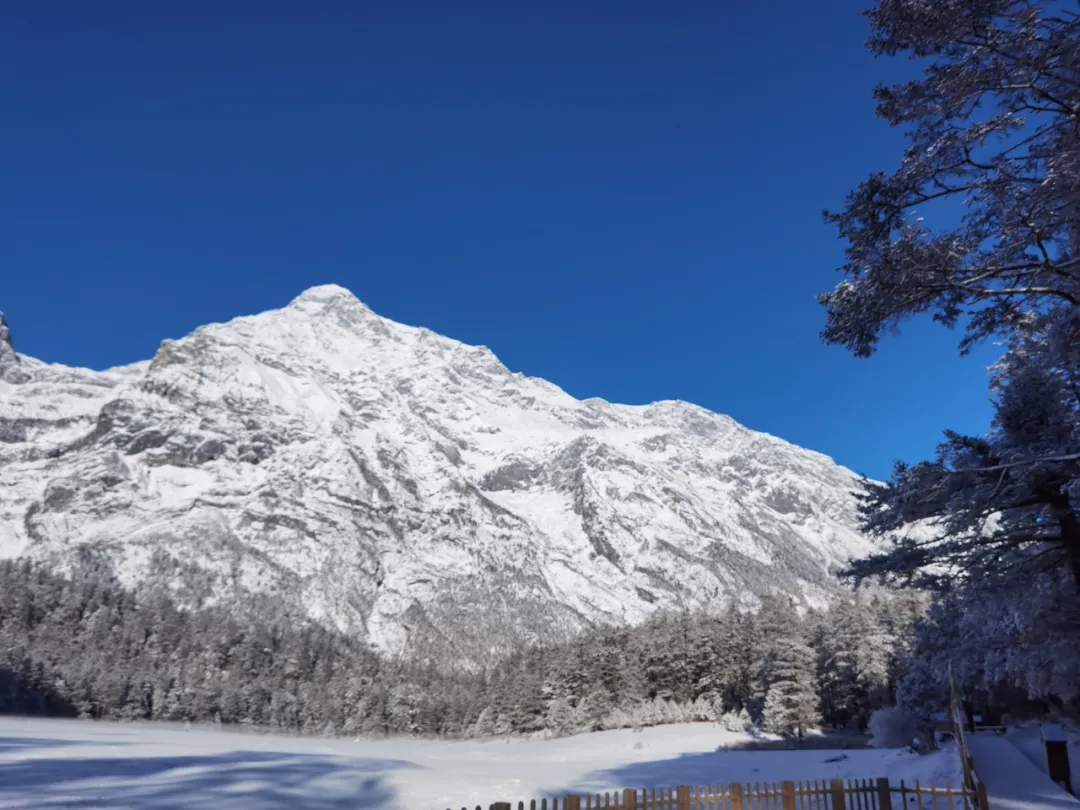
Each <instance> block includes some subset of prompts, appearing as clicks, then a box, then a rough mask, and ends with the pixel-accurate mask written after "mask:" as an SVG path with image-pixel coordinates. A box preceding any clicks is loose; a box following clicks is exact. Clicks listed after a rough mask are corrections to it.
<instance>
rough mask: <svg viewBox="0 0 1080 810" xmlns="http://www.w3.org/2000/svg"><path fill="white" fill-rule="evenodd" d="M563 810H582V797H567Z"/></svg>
mask: <svg viewBox="0 0 1080 810" xmlns="http://www.w3.org/2000/svg"><path fill="white" fill-rule="evenodd" d="M563 810H581V797H580V796H567V797H565V798H564V799H563Z"/></svg>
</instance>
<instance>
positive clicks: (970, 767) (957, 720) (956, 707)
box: [949, 666, 989, 810]
mask: <svg viewBox="0 0 1080 810" xmlns="http://www.w3.org/2000/svg"><path fill="white" fill-rule="evenodd" d="M949 699H950V702H951V704H952V705H951V708H952V712H951V715H952V733H953V739H954V740H955V741H956V752H957V753H958V754H959V755H960V765H961V767H962V768H963V770H964V789H965V790H966V791H968V792H970V793H972V794H974V795H975V800H976V810H989V803H988V802H987V798H986V785H985V784H983V781H982V780H981V779H980V778H979V774H978V772H977V771H976V770H975V758H974V757H972V756H971V749H970V748H968V743H967V732H966V731H964V717H963V714H962V712H963V700H962V699H961V695H960V688H959V687H958V686H957V685H956V679H955V678H954V677H953V673H952V667H951V666H950V667H949Z"/></svg>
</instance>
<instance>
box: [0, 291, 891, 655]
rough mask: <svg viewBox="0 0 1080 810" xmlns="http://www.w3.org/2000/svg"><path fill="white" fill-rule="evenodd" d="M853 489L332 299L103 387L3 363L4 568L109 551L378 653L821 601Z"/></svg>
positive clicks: (662, 412) (727, 438)
mask: <svg viewBox="0 0 1080 810" xmlns="http://www.w3.org/2000/svg"><path fill="white" fill-rule="evenodd" d="M856 485H857V479H856V477H855V476H854V475H853V474H852V473H851V472H850V471H848V470H846V469H844V468H842V467H839V466H838V465H836V464H835V463H833V461H832V460H831V459H829V458H827V457H826V456H823V455H820V454H818V453H814V452H811V451H808V450H804V449H801V448H798V447H795V446H793V445H791V444H788V443H786V442H784V441H781V440H780V439H777V438H774V437H772V436H768V435H765V434H761V433H755V432H753V431H751V430H748V429H747V428H745V427H742V426H741V425H739V424H738V423H736V422H735V421H733V420H732V419H730V418H728V417H726V416H721V415H718V414H715V413H712V412H710V411H707V410H705V409H703V408H699V407H697V406H694V405H690V404H688V403H685V402H657V403H654V404H652V405H646V406H628V405H614V404H610V403H608V402H604V401H602V400H599V399H588V400H584V401H579V400H576V399H574V398H573V397H571V396H569V395H568V394H566V393H565V392H563V391H562V390H560V389H559V388H557V387H556V386H554V385H552V384H551V383H548V382H545V381H544V380H540V379H535V378H530V377H525V376H523V375H522V374H519V373H513V372H510V371H509V370H507V368H506V367H505V366H503V365H502V364H501V363H500V362H499V361H498V359H497V358H496V357H495V356H494V355H493V354H492V353H491V352H490V351H489V350H488V349H486V348H484V347H474V346H466V345H464V344H462V343H459V342H457V341H454V340H450V339H448V338H445V337H441V336H439V335H436V334H434V333H432V332H431V331H429V330H427V329H421V328H414V327H410V326H403V325H401V324H398V323H394V322H392V321H389V320H386V319H384V318H381V317H379V316H378V315H376V314H375V313H373V312H372V311H371V310H370V309H368V308H367V307H366V306H365V305H364V304H362V303H361V302H360V301H358V300H357V299H356V298H355V297H354V296H353V295H352V294H351V293H350V292H349V291H347V290H345V289H343V288H341V287H337V286H323V287H315V288H313V289H310V290H308V291H307V292H305V293H303V294H302V295H300V296H299V297H298V298H296V299H295V300H294V301H293V302H292V303H291V304H289V305H288V306H287V307H285V308H284V309H280V310H274V311H270V312H265V313H262V314H260V315H255V316H251V317H242V318H237V319H235V320H233V321H230V322H229V323H225V324H212V325H209V326H205V327H202V328H199V329H197V330H195V331H194V332H193V333H192V334H190V335H188V336H187V337H185V338H182V339H180V340H166V341H165V342H163V343H162V345H161V348H160V349H159V351H158V352H157V355H156V356H155V357H154V358H153V360H151V361H147V362H141V363H136V364H134V365H130V366H124V367H121V368H115V369H110V370H108V371H100V372H99V371H91V370H88V369H79V368H68V367H64V366H58V365H48V364H45V363H42V362H40V361H38V360H34V359H32V358H29V357H24V356H20V355H17V354H15V352H14V350H13V349H12V347H11V342H10V336H9V334H8V332H7V329H6V327H4V326H2V325H0V554H2V555H4V556H14V555H30V556H33V557H36V558H44V559H49V560H53V561H55V563H56V564H57V565H58V566H66V565H68V564H70V563H71V562H72V561H73V560H75V559H77V558H80V557H85V556H86V555H87V554H88V553H89V554H91V555H92V554H94V553H96V554H100V555H105V556H106V557H107V558H109V559H110V560H111V561H113V562H114V563H115V565H116V568H117V570H118V571H119V572H120V574H121V577H122V578H123V579H124V581H125V582H127V583H129V584H133V585H137V584H145V583H159V584H164V585H167V586H168V587H170V588H172V589H173V590H174V591H175V592H176V593H177V594H178V595H180V596H182V597H183V598H185V599H189V600H192V601H200V600H241V601H243V600H248V601H250V600H251V599H252V598H253V597H254V595H259V594H261V595H265V596H269V597H270V598H271V599H272V600H274V601H276V602H277V603H279V604H281V605H283V606H288V607H292V608H295V609H301V610H303V611H306V612H307V613H308V614H309V615H311V616H313V617H315V618H317V619H319V620H321V621H325V622H328V623H332V624H334V625H336V626H337V627H339V628H341V629H343V630H345V631H347V632H355V633H359V634H361V635H363V636H365V637H366V638H367V639H369V640H370V641H371V642H372V643H374V644H375V645H376V646H379V647H381V648H383V649H385V650H388V651H394V652H423V653H426V654H429V655H441V656H449V657H454V658H471V659H478V658H483V657H486V656H487V655H488V654H492V653H495V654H497V653H501V652H504V651H505V650H507V649H508V648H510V647H512V646H513V645H515V644H517V643H519V642H520V641H522V640H531V639H535V638H540V637H548V638H550V637H556V636H561V635H564V634H566V633H568V632H571V631H573V630H574V629H576V628H579V627H581V626H583V625H584V624H587V623H591V622H600V621H610V622H636V621H639V620H642V619H643V618H645V617H646V616H647V615H648V614H649V613H651V612H652V611H655V610H657V609H661V608H675V607H705V608H710V609H721V608H722V607H724V606H726V605H727V604H729V603H730V602H731V600H733V599H746V598H751V599H752V597H753V595H754V594H757V593H761V592H763V591H766V590H769V589H779V590H783V591H788V592H791V593H794V594H799V595H800V596H803V597H805V598H808V599H810V600H814V599H816V598H819V597H821V596H822V595H823V594H824V593H825V592H826V591H828V590H829V589H831V588H832V587H834V584H833V583H834V581H833V579H832V576H831V573H830V572H831V570H832V569H834V568H835V567H836V566H837V565H838V564H841V563H843V562H844V561H846V560H847V559H848V558H849V557H850V556H852V555H857V554H862V553H865V552H866V551H867V550H868V549H869V548H870V542H869V541H868V540H867V539H866V538H864V537H862V536H860V535H859V533H858V532H857V531H856V529H855V525H856V518H855V504H854V498H853V495H852V490H853V489H854V488H855V487H856Z"/></svg>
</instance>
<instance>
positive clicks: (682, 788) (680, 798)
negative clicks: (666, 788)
mask: <svg viewBox="0 0 1080 810" xmlns="http://www.w3.org/2000/svg"><path fill="white" fill-rule="evenodd" d="M675 806H676V807H678V808H679V810H690V787H689V786H688V785H679V787H678V788H677V789H676V790H675Z"/></svg>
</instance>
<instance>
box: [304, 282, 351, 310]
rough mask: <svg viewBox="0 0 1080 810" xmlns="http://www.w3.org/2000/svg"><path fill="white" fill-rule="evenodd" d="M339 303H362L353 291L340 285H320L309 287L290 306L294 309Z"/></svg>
mask: <svg viewBox="0 0 1080 810" xmlns="http://www.w3.org/2000/svg"><path fill="white" fill-rule="evenodd" d="M338 301H345V302H348V303H355V304H360V303H361V301H360V299H359V298H357V297H356V296H355V295H353V293H352V291H351V290H348V289H346V288H345V287H342V286H341V285H340V284H319V285H317V286H315V287H308V288H307V289H306V290H304V291H303V292H302V293H300V295H298V296H296V298H294V299H293V300H292V302H291V303H290V304H289V306H291V307H294V306H297V305H304V304H329V303H334V302H338Z"/></svg>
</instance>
